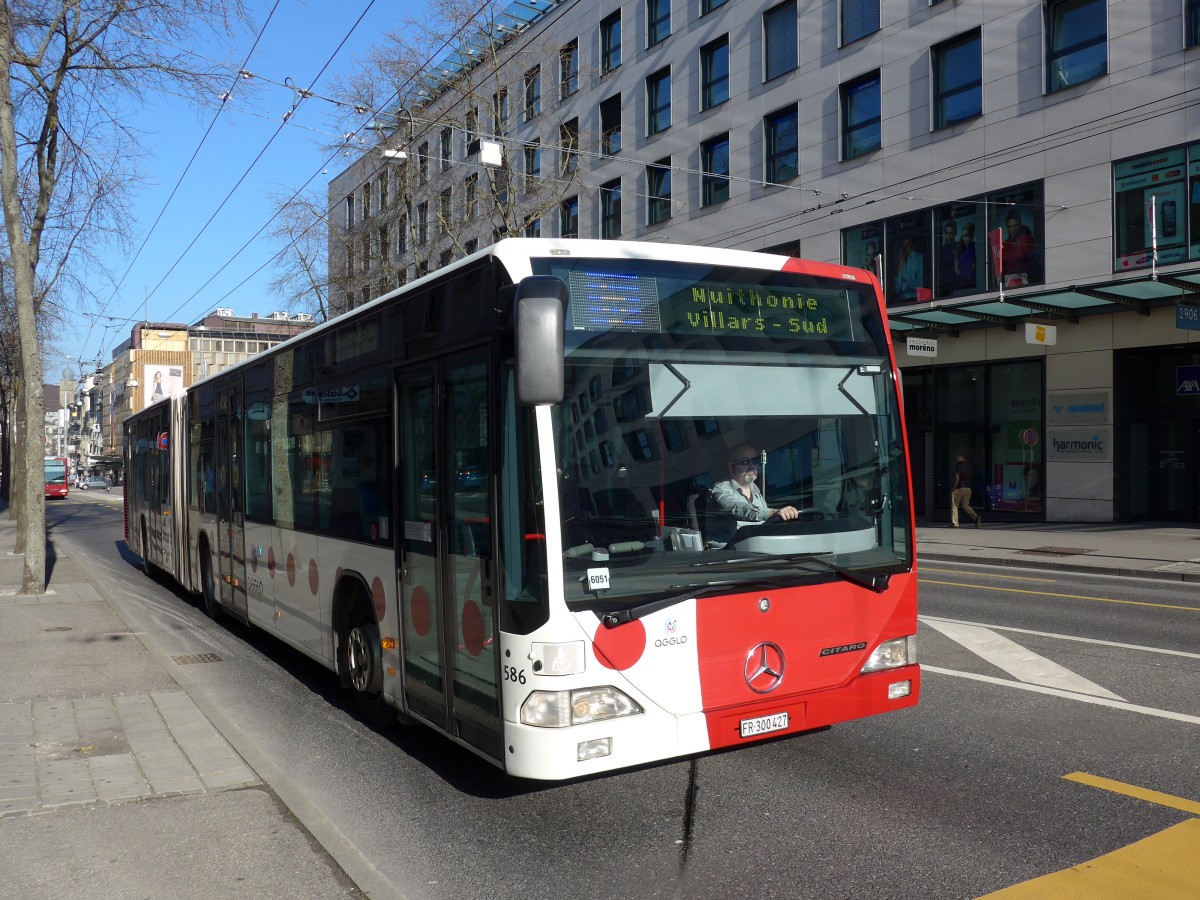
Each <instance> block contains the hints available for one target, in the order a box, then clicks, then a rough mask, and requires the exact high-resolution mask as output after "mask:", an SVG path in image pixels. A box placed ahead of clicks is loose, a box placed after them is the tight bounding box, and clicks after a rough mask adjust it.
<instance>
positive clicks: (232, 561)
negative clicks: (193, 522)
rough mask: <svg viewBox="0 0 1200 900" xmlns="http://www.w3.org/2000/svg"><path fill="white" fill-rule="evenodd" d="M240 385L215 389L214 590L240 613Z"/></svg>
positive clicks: (242, 528)
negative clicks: (215, 514) (215, 510)
mask: <svg viewBox="0 0 1200 900" xmlns="http://www.w3.org/2000/svg"><path fill="white" fill-rule="evenodd" d="M241 440H242V386H241V384H240V383H238V384H232V385H222V386H221V387H220V388H218V390H217V471H216V488H217V579H216V580H217V585H216V587H217V593H218V594H219V596H220V598H221V602H222V603H224V604H225V605H226V606H228V607H230V608H231V609H233V610H234V611H236V612H237V613H238V614H239V615H241V616H246V615H247V612H248V611H247V605H246V552H245V550H246V541H245V524H246V523H245V518H244V513H243V509H242V460H241V458H240V456H239V454H240V452H241Z"/></svg>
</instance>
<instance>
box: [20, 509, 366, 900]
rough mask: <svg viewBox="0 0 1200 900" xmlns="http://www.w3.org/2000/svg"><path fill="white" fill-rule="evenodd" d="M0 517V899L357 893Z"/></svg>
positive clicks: (74, 588)
mask: <svg viewBox="0 0 1200 900" xmlns="http://www.w3.org/2000/svg"><path fill="white" fill-rule="evenodd" d="M15 537H16V524H15V522H14V521H13V520H11V519H10V518H9V516H8V511H7V509H0V897H2V898H10V897H11V898H27V897H39V898H42V897H89V898H90V897H114V898H115V897H131V896H143V897H151V896H155V897H172V898H184V897H196V898H202V897H203V898H214V897H280V898H285V897H302V896H307V897H339V896H341V897H354V896H359V897H361V896H362V894H361V893H360V892H359V891H358V890H357V888H355V887H354V885H353V884H352V883H351V882H350V880H349V879H348V878H347V877H346V875H345V874H344V873H343V872H342V871H341V869H340V868H338V867H337V866H336V864H334V863H333V862H332V860H331V859H330V857H329V856H328V855H327V854H326V853H325V852H324V851H323V850H322V848H320V847H319V846H317V844H316V842H315V841H314V840H313V839H312V837H311V835H310V834H309V833H308V832H307V831H306V830H305V829H304V828H302V827H301V826H300V824H299V823H298V822H297V821H296V819H295V818H294V817H293V816H292V814H291V813H290V812H289V811H288V809H287V808H286V807H284V805H283V804H282V803H281V802H280V801H279V799H278V798H277V797H276V796H275V795H274V794H273V793H272V792H271V790H270V789H269V787H268V786H267V785H265V784H264V783H263V781H262V780H261V779H260V778H259V776H258V775H257V774H256V773H255V772H254V771H253V770H252V769H251V768H250V767H249V766H248V765H247V764H246V763H245V762H244V761H243V760H242V758H241V757H240V756H238V754H237V753H236V752H235V751H234V750H233V748H232V747H231V746H230V744H229V743H228V741H226V739H225V738H224V737H223V736H222V735H221V734H220V733H218V731H217V730H216V728H214V727H213V725H212V724H211V723H210V722H209V720H208V719H207V718H206V717H205V716H204V714H203V713H202V712H201V711H200V709H199V708H198V707H197V706H196V704H195V703H194V702H193V700H192V698H191V697H189V696H188V694H187V693H186V692H185V691H184V690H183V689H182V688H181V687H180V685H179V684H178V683H177V682H176V681H175V680H174V679H173V678H172V676H171V675H170V673H169V672H168V671H166V669H165V668H164V666H163V664H161V663H160V662H159V661H158V659H157V658H156V657H155V656H154V654H152V653H151V652H150V650H149V649H148V648H147V646H146V645H145V644H143V642H142V636H141V635H139V634H138V632H137V631H136V630H135V627H131V624H130V623H127V622H125V621H124V620H122V619H121V617H120V616H119V615H118V614H117V613H116V612H115V611H114V609H113V608H112V606H110V604H109V603H108V601H107V599H106V598H105V597H103V596H101V595H100V593H99V592H98V591H97V589H96V587H95V586H94V585H93V583H92V582H91V581H90V580H89V579H88V577H87V573H86V572H85V571H83V568H82V567H81V566H80V565H78V564H77V563H75V562H74V561H73V560H71V559H70V558H69V557H66V556H65V555H64V553H63V550H62V548H61V547H58V546H56V547H55V552H54V561H53V569H52V572H51V579H50V589H49V591H48V592H47V593H46V594H44V595H41V596H21V595H19V594H17V590H18V589H19V586H20V583H21V570H22V566H23V560H22V558H21V557H18V556H14V555H13V553H12V548H13V546H14V543H15Z"/></svg>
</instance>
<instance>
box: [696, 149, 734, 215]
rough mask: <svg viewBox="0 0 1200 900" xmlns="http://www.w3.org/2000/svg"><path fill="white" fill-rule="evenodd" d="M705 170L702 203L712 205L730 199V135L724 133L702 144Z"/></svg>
mask: <svg viewBox="0 0 1200 900" xmlns="http://www.w3.org/2000/svg"><path fill="white" fill-rule="evenodd" d="M700 169H701V171H703V173H704V174H703V176H702V180H701V191H700V194H701V196H700V205H701V206H711V205H712V204H714V203H721V202H723V201H725V200H728V199H729V135H728V133H726V134H722V135H720V136H719V137H715V138H711V139H710V140H707V141H705V142H704V143H703V144H701V145H700Z"/></svg>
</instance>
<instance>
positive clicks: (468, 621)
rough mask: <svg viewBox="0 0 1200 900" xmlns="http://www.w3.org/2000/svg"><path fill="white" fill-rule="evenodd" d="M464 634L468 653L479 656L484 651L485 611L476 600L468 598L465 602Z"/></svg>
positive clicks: (464, 642)
mask: <svg viewBox="0 0 1200 900" xmlns="http://www.w3.org/2000/svg"><path fill="white" fill-rule="evenodd" d="M462 636H463V644H464V645H465V646H466V648H467V652H468V653H470V654H471V655H472V656H478V655H479V654H480V653H482V652H483V639H484V625H483V612H482V611H481V610H480V609H479V604H478V603H476V602H475V601H474V600H468V601H467V602H466V603H465V604H463V611H462Z"/></svg>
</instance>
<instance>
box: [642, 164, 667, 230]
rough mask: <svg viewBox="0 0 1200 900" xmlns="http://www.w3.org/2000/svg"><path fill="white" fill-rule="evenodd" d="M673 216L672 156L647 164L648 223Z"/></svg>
mask: <svg viewBox="0 0 1200 900" xmlns="http://www.w3.org/2000/svg"><path fill="white" fill-rule="evenodd" d="M670 218H671V157H669V156H668V157H666V158H664V159H660V160H659V161H658V162H656V163H654V165H651V166H646V224H648V225H658V224H659V223H661V222H665V221H667V220H668V219H670Z"/></svg>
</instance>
